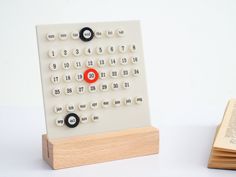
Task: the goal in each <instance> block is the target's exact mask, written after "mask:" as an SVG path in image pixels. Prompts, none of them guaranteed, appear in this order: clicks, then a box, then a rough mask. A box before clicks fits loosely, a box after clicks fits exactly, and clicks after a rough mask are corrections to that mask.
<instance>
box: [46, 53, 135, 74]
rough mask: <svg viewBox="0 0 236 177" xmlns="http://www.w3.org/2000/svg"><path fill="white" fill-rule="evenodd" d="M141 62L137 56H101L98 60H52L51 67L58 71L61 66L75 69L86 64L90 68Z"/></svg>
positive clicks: (66, 68) (52, 69)
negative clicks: (105, 57) (106, 57)
mask: <svg viewBox="0 0 236 177" xmlns="http://www.w3.org/2000/svg"><path fill="white" fill-rule="evenodd" d="M138 62H139V58H138V57H137V56H134V57H130V58H128V57H121V58H119V59H118V58H109V59H104V58H100V59H97V60H94V59H87V60H86V61H83V60H82V59H80V60H75V61H63V62H61V63H60V62H57V61H54V62H51V63H50V64H49V69H50V70H51V71H56V70H59V69H60V68H62V69H65V70H68V69H71V68H74V69H81V68H83V67H84V66H86V67H88V68H92V67H95V66H99V67H105V66H118V64H120V65H127V64H129V63H132V64H136V63H138Z"/></svg>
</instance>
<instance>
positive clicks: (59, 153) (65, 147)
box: [42, 127, 159, 169]
mask: <svg viewBox="0 0 236 177" xmlns="http://www.w3.org/2000/svg"><path fill="white" fill-rule="evenodd" d="M42 142H43V143H42V147H43V159H44V160H45V161H46V162H47V163H48V164H49V165H50V166H51V167H52V168H53V169H61V168H68V167H75V166H81V165H87V164H94V163H100V162H106V161H112V160H118V159H126V158H131V157H137V156H144V155H150V154H157V153H158V152H159V130H158V129H156V128H154V127H144V128H135V129H129V130H125V131H117V132H111V133H103V134H97V135H88V136H77V137H71V138H64V139H57V140H51V141H49V140H48V139H47V136H46V135H43V136H42Z"/></svg>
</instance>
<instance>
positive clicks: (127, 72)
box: [50, 68, 140, 84]
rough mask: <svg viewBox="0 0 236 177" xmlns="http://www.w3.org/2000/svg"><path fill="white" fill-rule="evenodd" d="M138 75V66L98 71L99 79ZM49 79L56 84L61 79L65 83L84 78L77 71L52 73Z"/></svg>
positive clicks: (80, 80) (81, 73) (82, 74)
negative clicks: (72, 72) (73, 72)
mask: <svg viewBox="0 0 236 177" xmlns="http://www.w3.org/2000/svg"><path fill="white" fill-rule="evenodd" d="M139 75H140V70H139V68H133V69H128V68H123V69H121V70H117V69H114V70H111V71H109V72H106V71H100V72H99V78H100V79H107V78H118V77H123V78H126V77H129V76H135V77H137V76H139ZM50 80H51V82H52V83H53V84H58V83H61V82H62V81H63V82H65V83H68V82H72V81H74V80H75V81H78V82H82V81H83V80H84V73H83V72H77V73H76V74H74V75H73V74H71V73H66V74H64V75H59V74H54V75H52V76H51V78H50Z"/></svg>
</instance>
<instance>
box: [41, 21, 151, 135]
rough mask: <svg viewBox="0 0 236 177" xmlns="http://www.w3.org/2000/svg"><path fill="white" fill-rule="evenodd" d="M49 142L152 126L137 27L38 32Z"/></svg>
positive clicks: (58, 27) (43, 29)
mask: <svg viewBox="0 0 236 177" xmlns="http://www.w3.org/2000/svg"><path fill="white" fill-rule="evenodd" d="M37 38H38V48H39V58H40V70H41V80H42V89H43V98H44V110H45V117H46V125H47V135H48V138H49V139H55V138H62V137H70V136H76V135H89V134H96V133H102V132H111V131H119V130H125V129H129V128H137V127H145V126H149V125H150V120H149V110H148V97H147V89H146V79H145V67H144V57H143V48H142V40H141V31H140V24H139V22H138V21H124V22H102V23H82V24H59V25H39V26H37Z"/></svg>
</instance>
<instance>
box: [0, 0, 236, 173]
mask: <svg viewBox="0 0 236 177" xmlns="http://www.w3.org/2000/svg"><path fill="white" fill-rule="evenodd" d="M136 19H137V20H141V24H142V33H143V43H144V44H143V45H144V54H145V61H146V70H147V78H148V91H149V96H150V111H151V116H152V122H153V124H154V125H155V126H157V127H160V128H161V133H162V135H161V145H162V146H161V150H162V151H161V153H160V155H159V156H149V157H143V158H137V159H130V160H123V161H117V162H110V163H104V164H98V165H91V166H86V167H80V168H74V169H67V170H60V171H51V170H49V169H50V168H48V166H47V165H46V164H45V163H44V162H43V161H42V160H41V154H40V153H41V152H40V148H41V147H40V146H41V144H40V143H41V142H40V135H41V134H42V133H44V132H45V125H44V120H43V119H44V118H43V102H42V94H41V84H40V73H39V62H38V55H37V45H36V32H35V25H37V24H50V23H78V22H96V21H115V20H136ZM0 22H1V23H0V24H1V25H0V36H1V38H0V81H1V82H0V125H1V128H0V139H1V140H0V156H1V158H0V176H4V177H5V176H32V175H34V176H36V175H38V176H41V175H42V176H43V175H44V176H51V175H52V174H54V173H55V174H56V175H58V176H73V175H74V176H78V175H80V176H86V175H87V176H95V175H97V176H157V175H158V176H174V175H177V176H190V175H191V176H193V175H196V176H204V175H205V176H214V177H215V176H217V175H218V176H235V171H222V170H210V169H207V168H206V164H207V159H208V156H209V151H210V146H211V143H212V138H213V136H214V129H215V127H216V125H217V124H218V123H219V122H220V120H221V118H222V114H223V111H224V108H225V106H226V103H227V100H228V99H230V98H233V97H236V82H235V78H236V70H235V68H236V50H235V49H236V1H234V0H231V1H227V0H221V1H219V0H212V1H209V0H208V1H207V0H196V1H193V0H191V1H190V0H179V1H175V0H165V1H164V0H163V1H158V0H155V1H148V0H135V1H128V0H117V1H114V0H100V1H99V0H84V1H82V0H54V1H52V0H51V1H49V0H39V1H33V0H20V1H17V0H15V1H11V0H1V1H0Z"/></svg>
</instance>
